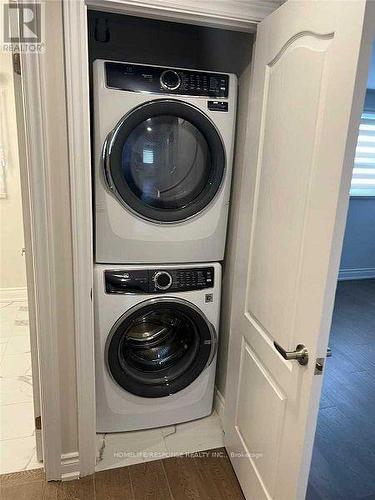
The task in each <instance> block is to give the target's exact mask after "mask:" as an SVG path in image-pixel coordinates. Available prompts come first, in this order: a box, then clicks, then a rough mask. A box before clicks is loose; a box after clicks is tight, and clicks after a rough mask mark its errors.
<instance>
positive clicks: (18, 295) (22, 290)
mask: <svg viewBox="0 0 375 500" xmlns="http://www.w3.org/2000/svg"><path fill="white" fill-rule="evenodd" d="M24 300H27V288H26V287H25V286H23V287H17V288H0V302H12V301H14V302H18V301H24Z"/></svg>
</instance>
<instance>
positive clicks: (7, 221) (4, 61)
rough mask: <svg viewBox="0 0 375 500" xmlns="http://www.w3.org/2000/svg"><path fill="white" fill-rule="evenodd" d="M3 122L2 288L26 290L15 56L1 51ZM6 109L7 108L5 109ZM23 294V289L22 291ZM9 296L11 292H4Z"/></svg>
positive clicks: (0, 281)
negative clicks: (14, 79)
mask: <svg viewBox="0 0 375 500" xmlns="http://www.w3.org/2000/svg"><path fill="white" fill-rule="evenodd" d="M0 92H1V94H2V95H1V96H0V97H1V99H2V102H1V104H0V119H1V121H2V138H1V139H0V141H1V142H2V144H1V146H2V147H3V148H4V150H5V159H6V167H5V175H6V178H5V186H6V192H7V196H6V197H3V196H1V198H0V230H1V235H0V236H1V237H0V289H9V288H21V289H25V288H26V268H25V259H24V257H23V256H22V255H21V250H22V248H23V246H24V238H23V224H22V205H21V185H20V170H19V161H18V144H17V124H16V109H15V100H14V90H13V69H12V58H11V55H10V54H8V53H5V52H2V51H0ZM3 108H5V109H3ZM20 292H21V294H22V290H21V291H20ZM1 294H2V296H3V295H4V297H6V295H7V291H6V290H1Z"/></svg>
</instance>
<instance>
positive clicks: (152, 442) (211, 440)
mask: <svg viewBox="0 0 375 500" xmlns="http://www.w3.org/2000/svg"><path fill="white" fill-rule="evenodd" d="M223 446H224V443H223V430H222V425H221V421H220V418H219V416H218V414H217V413H216V412H215V411H214V412H213V413H212V415H210V416H209V417H206V418H202V419H200V420H195V421H193V422H186V423H181V424H177V425H171V426H168V427H161V428H157V429H148V430H144V431H133V432H123V433H108V434H97V458H96V462H97V465H96V471H102V470H106V469H111V468H117V467H124V466H127V465H134V464H139V463H145V462H150V461H153V460H160V459H164V458H170V457H176V456H180V455H184V454H194V453H196V452H200V451H204V450H208V449H212V448H222V447H223Z"/></svg>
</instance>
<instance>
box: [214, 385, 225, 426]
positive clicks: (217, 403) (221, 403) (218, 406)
mask: <svg viewBox="0 0 375 500" xmlns="http://www.w3.org/2000/svg"><path fill="white" fill-rule="evenodd" d="M224 408H225V399H224V396H223V395H222V394H221V392H220V391H219V389H218V388H217V387H215V393H214V409H215V410H216V413H217V414H218V415H219V418H220V421H221V425H222V426H224Z"/></svg>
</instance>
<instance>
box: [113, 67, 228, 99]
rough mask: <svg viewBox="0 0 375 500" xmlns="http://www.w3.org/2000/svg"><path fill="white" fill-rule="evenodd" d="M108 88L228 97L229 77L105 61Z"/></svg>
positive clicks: (219, 74) (203, 72) (204, 72)
mask: <svg viewBox="0 0 375 500" xmlns="http://www.w3.org/2000/svg"><path fill="white" fill-rule="evenodd" d="M105 73H106V83H107V87H108V88H111V89H118V90H130V91H133V92H151V93H158V94H178V95H185V96H186V95H192V96H207V97H221V98H227V97H228V93H229V76H228V75H226V74H225V73H209V72H206V71H190V70H186V69H174V68H162V67H158V66H141V65H140V64H127V63H117V62H106V63H105Z"/></svg>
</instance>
